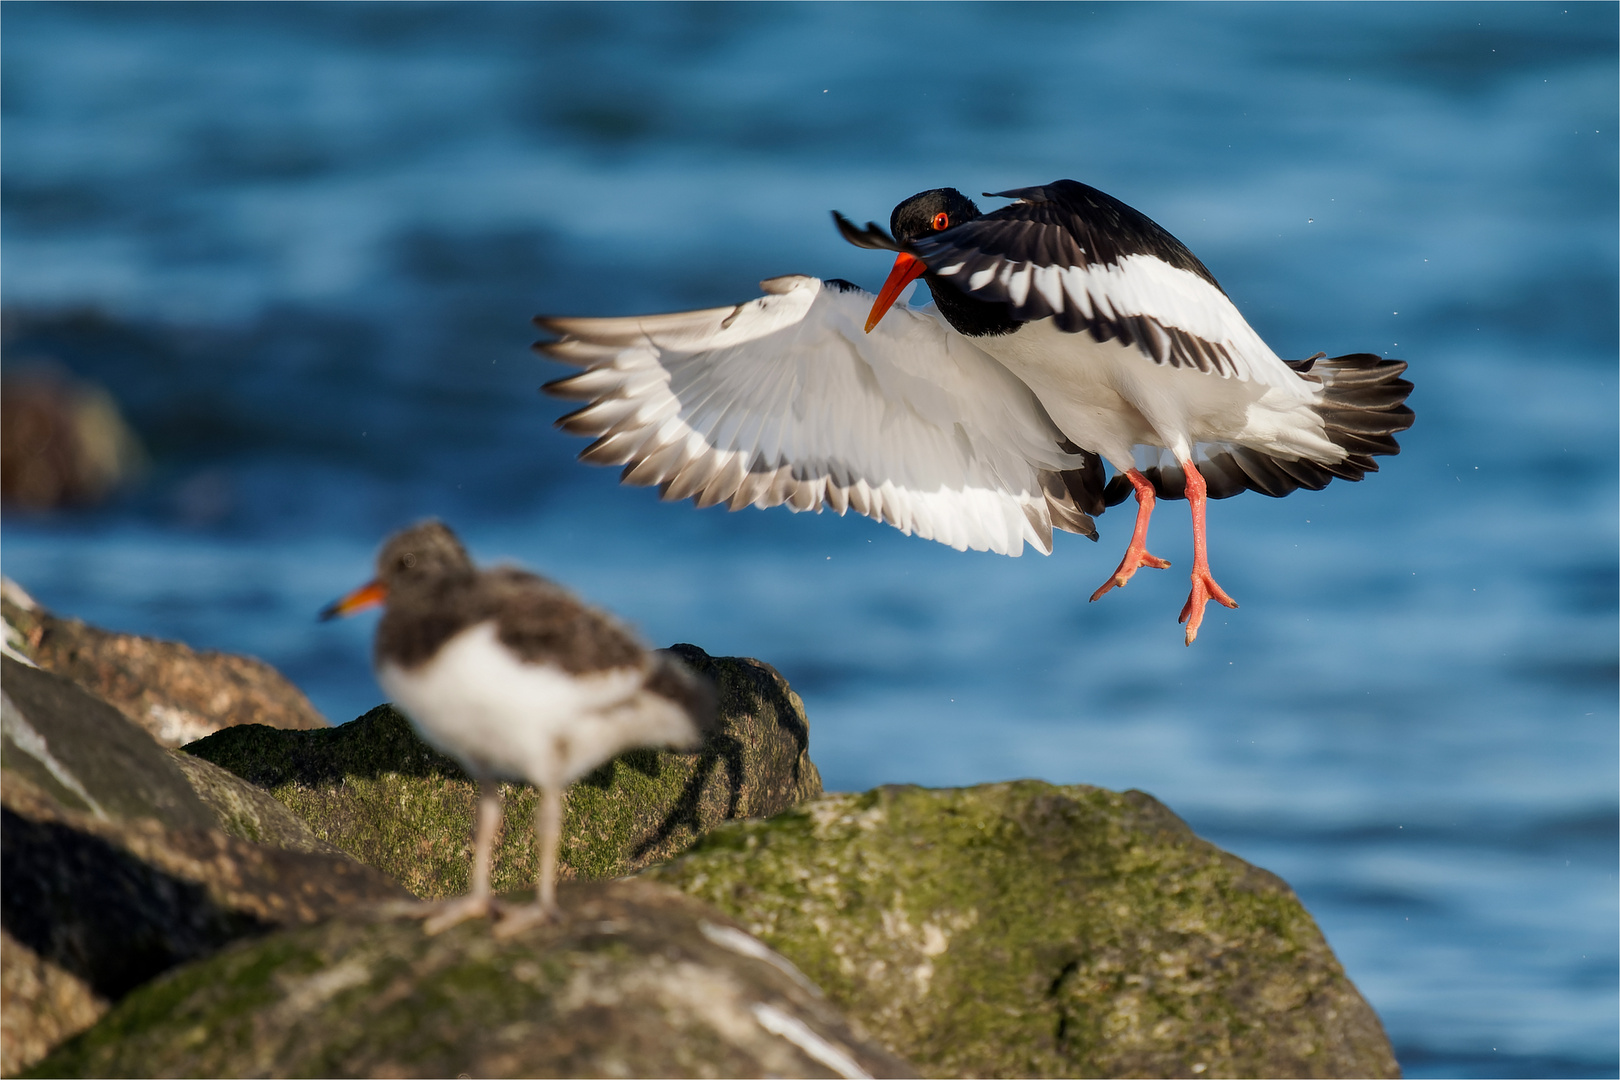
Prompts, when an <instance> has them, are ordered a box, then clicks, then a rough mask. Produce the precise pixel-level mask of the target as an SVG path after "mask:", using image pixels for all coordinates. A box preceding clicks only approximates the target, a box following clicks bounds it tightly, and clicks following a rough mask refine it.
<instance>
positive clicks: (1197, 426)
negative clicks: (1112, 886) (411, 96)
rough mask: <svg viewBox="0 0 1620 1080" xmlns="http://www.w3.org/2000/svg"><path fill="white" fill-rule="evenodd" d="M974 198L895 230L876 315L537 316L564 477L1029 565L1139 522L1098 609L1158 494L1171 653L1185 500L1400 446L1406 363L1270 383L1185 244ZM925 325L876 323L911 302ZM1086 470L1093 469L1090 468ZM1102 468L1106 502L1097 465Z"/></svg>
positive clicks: (829, 300)
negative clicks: (576, 464) (575, 451)
mask: <svg viewBox="0 0 1620 1080" xmlns="http://www.w3.org/2000/svg"><path fill="white" fill-rule="evenodd" d="M991 197H994V198H1010V199H1014V200H1016V201H1015V202H1013V203H1012V204H1011V205H1009V206H1006V207H1003V208H1002V209H1000V210H996V211H994V212H992V213H989V214H982V213H980V211H979V208H978V206H976V205H975V204H974V203H973V201H972V200H970V199H968V198H967V197H965V196H964V195H962V194H961V193H960V192H958V191H956V190H955V189H952V188H938V189H935V190H932V191H925V192H922V193H920V194H917V195H914V196H912V197H911V198H909V199H907V200H906V201H905V202H903V203H901V204H900V205H899V206H897V207H895V209H894V213H893V215H892V216H891V218H890V230H891V232H892V234H893V235H892V236H890V235H888V234H885V233H884V232H883V231H882V230H881V229H880V228H879V227H878V226H877V225H875V224H868V225H867V226H866V228H865V229H860V228H857V227H856V226H855V225H854V224H852V223H851V222H850V221H848V220H847V219H846V218H844V217H843V215H841V214H838V213H836V212H835V213H834V214H833V218H834V220H835V222H836V223H837V225H838V228H839V230H840V231H841V232H842V233H843V235H844V237H845V239H847V240H849V242H851V243H853V244H855V245H857V246H860V247H865V248H878V249H884V250H889V251H894V252H897V257H896V260H895V264H894V269H893V271H892V272H891V273H890V274H889V277H888V280H887V282H886V283H885V284H884V286H883V289H882V291H881V292H880V293H879V294H878V295H877V296H876V297H873V296H872V295H871V294H870V293H867V292H865V291H863V290H861V289H859V288H857V287H856V286H854V285H852V284H850V283H849V282H847V281H842V280H838V279H832V280H828V281H821V280H818V279H816V278H812V277H803V276H787V277H778V278H772V279H770V280H768V281H764V282H761V288H762V289H763V290H764V292H765V294H766V295H764V296H762V297H760V298H758V299H756V300H751V301H748V302H746V303H742V304H737V305H735V306H732V307H723V308H712V309H709V310H705V311H689V312H681V313H677V314H670V315H643V316H628V317H623V318H607V319H576V318H548V317H540V318H537V319H535V323H536V325H537V326H539V327H540V328H541V329H543V330H546V331H549V332H551V333H552V334H554V335H557V340H555V341H549V342H543V343H541V344H539V345H536V346H535V348H536V349H537V350H539V351H540V352H542V353H544V354H545V355H547V356H550V357H553V358H555V359H557V360H561V361H563V362H565V363H569V364H572V365H575V366H578V367H583V368H584V369H585V370H584V371H583V372H582V373H580V374H578V375H573V376H570V377H568V378H564V379H559V380H557V381H556V382H553V383H549V384H548V385H547V386H546V390H547V391H549V392H550V393H552V394H555V395H556V396H558V397H562V398H568V399H573V400H581V401H584V402H586V403H587V404H586V405H585V406H584V407H583V408H581V409H579V410H577V411H575V412H573V413H570V414H569V415H567V416H565V417H563V418H562V419H561V420H559V421H558V425H559V426H560V427H562V428H563V429H564V430H566V431H569V432H573V433H575V434H579V435H589V436H594V437H595V441H594V442H593V443H592V444H591V445H590V446H588V447H587V448H586V449H585V450H584V451H583V452H582V453H581V454H580V457H581V459H582V460H585V461H589V462H593V463H597V464H605V465H622V466H624V473H623V480H624V481H625V482H626V483H630V484H638V485H648V484H657V485H659V487H660V490H661V492H662V494H663V497H664V498H665V499H670V500H678V499H686V498H692V499H695V500H696V502H697V505H698V506H700V507H704V506H712V505H715V504H717V503H725V504H727V505H728V506H729V507H730V508H731V509H733V510H736V509H739V508H741V507H743V506H749V505H752V506H760V507H767V506H776V505H780V504H783V503H785V504H787V506H788V507H789V508H790V509H793V510H820V509H821V508H822V507H823V506H830V507H832V508H833V509H834V510H835V511H837V512H838V513H840V514H842V513H844V512H845V511H846V510H848V509H851V508H853V509H854V510H855V511H856V512H858V513H861V514H866V515H867V516H869V517H872V518H875V519H878V520H882V521H887V522H889V523H890V524H892V525H895V526H897V527H898V528H900V529H901V530H902V531H904V532H906V533H908V534H909V533H916V534H918V535H919V536H923V537H926V538H929V539H933V540H938V541H941V542H942V543H946V544H950V545H951V546H952V547H955V548H958V549H964V548H973V549H975V550H990V551H996V552H1000V553H1002V554H1007V555H1017V554H1019V553H1020V552H1021V551H1022V549H1023V545H1024V544H1025V543H1031V544H1033V545H1035V547H1036V548H1038V549H1039V550H1040V551H1041V552H1043V553H1049V552H1050V551H1051V547H1052V529H1053V528H1054V527H1055V528H1058V529H1062V530H1065V531H1068V532H1075V533H1080V534H1082V535H1084V536H1089V537H1091V538H1092V539H1096V536H1097V532H1096V525H1095V523H1094V521H1093V520H1092V515H1094V514H1100V513H1102V511H1103V509H1104V508H1105V507H1106V506H1112V505H1114V504H1116V503H1119V502H1123V501H1124V500H1125V499H1126V498H1127V497H1128V496H1130V495H1132V494H1134V495H1135V496H1136V499H1137V514H1136V527H1135V529H1134V531H1133V533H1132V537H1131V541H1130V544H1129V545H1128V546H1127V548H1126V551H1125V555H1124V558H1123V559H1122V560H1121V561H1120V564H1119V567H1118V569H1117V570H1115V572H1114V574H1113V575H1112V576H1111V577H1110V578H1109V579H1108V580H1107V581H1106V582H1104V584H1103V585H1102V587H1101V588H1099V589H1098V590H1097V591H1096V592H1095V593H1093V594H1092V597H1091V598H1092V599H1093V600H1096V599H1098V598H1099V597H1101V596H1102V595H1103V594H1104V593H1106V592H1107V591H1108V590H1109V589H1111V588H1114V587H1115V586H1119V585H1124V584H1125V583H1126V582H1127V581H1129V580H1130V579H1131V576H1132V575H1133V574H1135V573H1136V571H1137V570H1138V569H1139V568H1140V567H1143V566H1151V567H1155V568H1161V569H1162V568H1165V567H1168V566H1169V565H1170V564H1169V563H1168V562H1166V561H1165V560H1163V559H1160V558H1157V557H1155V556H1153V555H1151V554H1149V553H1148V550H1147V543H1146V541H1147V528H1148V522H1149V519H1150V518H1151V516H1152V513H1153V505H1154V500H1155V498H1156V497H1158V498H1169V499H1178V498H1186V499H1187V500H1188V502H1189V504H1190V506H1191V510H1192V523H1193V569H1192V591H1191V593H1190V595H1189V596H1188V597H1187V603H1186V605H1185V606H1184V607H1183V608H1182V610H1181V617H1180V621H1182V622H1185V623H1186V624H1187V630H1186V641H1187V644H1189V645H1190V644H1192V642H1193V639H1194V638H1196V637H1197V635H1198V628H1199V626H1200V624H1201V623H1202V622H1203V618H1204V607H1205V605H1206V604H1207V603H1208V602H1209V600H1211V599H1214V600H1216V601H1217V602H1219V603H1221V604H1224V605H1226V606H1227V607H1236V606H1237V604H1236V603H1235V602H1234V601H1233V600H1232V599H1231V597H1229V596H1227V595H1226V593H1225V592H1224V591H1223V590H1222V589H1221V588H1220V586H1219V585H1217V584H1216V582H1215V579H1214V576H1213V575H1212V574H1211V573H1210V569H1209V557H1208V549H1207V544H1206V540H1205V524H1204V519H1205V501H1206V499H1222V498H1226V497H1228V496H1231V495H1236V494H1237V493H1238V492H1240V491H1246V490H1252V491H1259V492H1262V493H1264V494H1266V495H1271V496H1278V497H1280V496H1283V495H1286V494H1288V493H1289V492H1291V491H1294V490H1296V489H1298V488H1302V487H1303V488H1308V489H1310V490H1319V489H1321V488H1322V487H1325V486H1326V485H1327V484H1328V482H1329V481H1331V480H1332V479H1334V478H1335V477H1337V478H1340V479H1344V480H1359V479H1361V478H1362V476H1363V475H1365V474H1366V473H1369V472H1375V471H1377V468H1378V466H1377V464H1376V463H1375V462H1374V461H1373V458H1374V456H1375V455H1386V454H1396V453H1399V452H1400V447H1399V446H1398V445H1397V443H1396V441H1395V438H1394V436H1395V434H1396V433H1397V432H1400V431H1404V430H1405V429H1407V428H1408V427H1410V426H1411V424H1412V411H1411V410H1410V409H1409V408H1407V407H1406V405H1405V404H1404V402H1405V399H1406V396H1407V394H1409V393H1410V392H1411V389H1412V384H1411V383H1410V382H1408V381H1406V380H1405V379H1402V378H1400V374H1401V373H1402V372H1403V371H1405V370H1406V364H1405V363H1404V362H1403V361H1400V360H1386V359H1383V358H1381V357H1378V356H1374V355H1372V354H1370V353H1355V354H1351V355H1347V356H1339V357H1334V358H1332V359H1326V358H1325V355H1326V354H1324V353H1318V354H1317V355H1316V356H1314V357H1311V358H1309V359H1306V360H1299V361H1288V360H1283V359H1281V358H1279V357H1278V356H1277V355H1276V353H1274V352H1272V351H1271V349H1270V348H1269V347H1268V346H1267V345H1266V343H1265V342H1264V341H1262V340H1261V339H1260V336H1259V335H1258V334H1256V333H1255V332H1254V330H1253V329H1252V328H1250V326H1249V324H1248V323H1247V322H1246V321H1244V319H1243V316H1242V315H1240V314H1239V313H1238V310H1237V308H1236V307H1235V306H1234V305H1233V303H1232V301H1231V300H1230V299H1229V298H1228V297H1227V295H1226V293H1225V292H1224V291H1222V289H1221V287H1220V285H1219V283H1218V282H1216V280H1215V277H1214V275H1212V274H1211V273H1210V272H1209V270H1208V269H1207V268H1206V267H1205V266H1204V264H1203V263H1201V262H1199V261H1198V259H1197V258H1196V257H1195V256H1194V255H1193V254H1192V252H1190V251H1188V250H1187V248H1186V246H1185V245H1183V244H1182V243H1181V242H1180V241H1178V240H1177V239H1176V238H1175V237H1173V236H1171V235H1170V234H1169V233H1168V232H1167V231H1165V230H1164V229H1163V228H1161V227H1160V226H1159V225H1157V224H1156V223H1154V222H1153V221H1152V220H1150V219H1149V218H1148V217H1147V216H1146V215H1144V214H1142V213H1140V212H1138V211H1136V210H1133V209H1132V208H1131V207H1129V206H1126V205H1125V204H1124V203H1122V202H1120V201H1119V200H1118V199H1115V198H1112V197H1111V196H1109V195H1106V194H1104V193H1103V192H1101V191H1098V190H1097V189H1095V188H1092V187H1088V186H1086V185H1085V184H1080V183H1077V182H1075V181H1073V180H1058V181H1056V182H1054V183H1051V184H1048V185H1046V186H1044V187H1030V188H1019V189H1017V190H1013V191H1004V192H1000V193H997V194H995V195H993V196H991ZM917 278H921V279H922V280H923V282H924V283H926V284H927V286H928V288H929V290H930V291H931V292H932V293H933V298H934V302H933V304H931V305H929V306H927V307H923V308H911V307H900V308H893V307H892V305H893V304H894V302H895V300H897V299H898V298H899V296H900V294H901V293H902V292H903V291H904V289H905V287H906V286H907V285H908V284H909V283H910V282H911V281H913V280H916V279H917ZM1099 459H1101V460H1099ZM1102 460H1106V461H1107V462H1108V464H1109V465H1110V466H1112V467H1113V469H1114V472H1115V475H1114V477H1113V478H1112V479H1111V480H1109V481H1107V482H1106V483H1105V482H1104V475H1103V469H1102V464H1101V461H1102Z"/></svg>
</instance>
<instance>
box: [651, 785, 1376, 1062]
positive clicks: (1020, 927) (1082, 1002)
mask: <svg viewBox="0 0 1620 1080" xmlns="http://www.w3.org/2000/svg"><path fill="white" fill-rule="evenodd" d="M645 876H646V877H648V878H651V879H653V880H657V881H663V882H667V883H669V884H672V885H675V886H677V887H679V888H681V889H683V890H685V891H687V892H688V893H690V894H692V895H693V896H696V897H699V898H701V899H704V900H707V901H710V902H711V903H713V904H715V905H716V906H717V907H719V908H720V909H721V910H723V911H725V912H727V913H728V914H729V915H731V916H733V917H734V918H736V919H737V920H738V921H739V922H740V923H741V924H742V925H743V926H744V927H745V928H747V929H748V930H749V931H750V932H751V933H754V934H756V935H758V936H759V938H760V939H761V940H763V941H764V942H765V943H766V944H768V945H770V946H771V947H772V948H774V949H777V950H778V951H780V952H781V953H782V954H783V955H785V956H787V957H789V958H790V959H792V960H793V962H794V963H796V964H798V965H799V967H800V968H802V969H803V970H804V972H805V974H806V975H808V976H809V977H810V978H811V979H813V980H814V981H815V982H817V983H818V984H819V985H820V986H822V987H823V988H824V989H825V990H826V991H827V993H828V995H829V996H830V997H831V998H832V1000H833V1001H834V1002H836V1003H837V1004H839V1005H840V1006H842V1007H843V1008H844V1009H845V1010H846V1011H847V1013H848V1014H849V1015H850V1016H851V1017H853V1018H855V1019H856V1020H858V1021H860V1022H861V1023H863V1024H864V1025H865V1026H866V1028H867V1029H868V1030H870V1031H871V1032H872V1033H873V1035H874V1036H875V1037H876V1038H878V1039H879V1040H881V1041H882V1042H883V1043H884V1044H885V1045H887V1046H888V1047H890V1048H891V1049H893V1050H894V1051H896V1052H897V1053H900V1054H902V1055H904V1056H906V1057H908V1058H910V1059H911V1060H912V1061H913V1062H915V1063H916V1064H917V1066H918V1067H919V1068H920V1069H921V1070H922V1072H923V1073H924V1074H925V1075H929V1076H1312V1077H1336V1076H1368V1077H1386V1076H1398V1075H1399V1071H1398V1066H1397V1065H1396V1062H1395V1059H1394V1056H1393V1053H1392V1052H1391V1050H1390V1046H1389V1042H1388V1040H1387V1039H1386V1037H1385V1035H1384V1032H1383V1029H1382V1026H1381V1025H1380V1024H1379V1021H1378V1017H1377V1016H1376V1014H1375V1013H1374V1012H1373V1011H1372V1009H1371V1007H1369V1006H1368V1005H1367V1003H1366V1002H1365V1001H1364V1000H1363V999H1362V997H1361V995H1360V994H1359V993H1358V992H1357V991H1356V989H1355V987H1354V986H1353V985H1352V984H1351V983H1350V980H1349V979H1348V978H1347V977H1346V976H1345V974H1344V971H1343V969H1342V968H1341V967H1340V966H1339V963H1338V961H1337V960H1336V959H1335V958H1334V956H1333V953H1332V951H1331V950H1330V949H1329V948H1328V946H1327V943H1326V942H1325V941H1324V940H1323V938H1322V935H1321V932H1320V931H1319V930H1318V929H1317V927H1316V925H1315V923H1314V922H1313V921H1312V920H1311V917H1310V915H1309V914H1307V913H1306V911H1305V909H1304V908H1303V907H1302V906H1301V905H1300V903H1299V900H1298V899H1297V898H1296V897H1295V896H1294V894H1293V892H1292V891H1291V890H1290V889H1289V888H1288V886H1287V885H1286V884H1284V883H1283V882H1282V881H1281V880H1280V879H1278V878H1277V877H1275V876H1273V875H1272V874H1270V873H1267V872H1266V871H1264V870H1261V869H1258V868H1257V867H1254V866H1250V865H1249V864H1247V863H1245V862H1243V861H1242V860H1241V859H1238V858H1237V857H1235V856H1233V855H1229V854H1227V853H1225V852H1223V851H1221V850H1220V849H1218V848H1216V847H1215V846H1214V845H1212V844H1209V843H1207V842H1206V841H1203V840H1200V839H1199V838H1198V837H1196V836H1195V835H1193V833H1192V832H1191V830H1190V829H1188V828H1187V826H1186V825H1185V824H1184V823H1183V822H1182V821H1181V820H1180V819H1179V818H1177V817H1176V816H1175V815H1174V814H1172V813H1171V812H1170V811H1169V810H1167V809H1166V808H1165V807H1163V806H1162V805H1161V804H1159V803H1158V802H1157V801H1155V800H1154V799H1153V798H1152V797H1151V796H1148V795H1145V794H1143V793H1141V792H1137V791H1130V792H1124V793H1115V792H1111V791H1105V790H1102V789H1099V788H1093V787H1083V786H1077V787H1054V786H1051V785H1048V784H1043V783H1038V782H1034V781H1024V782H1019V783H1008V784H989V785H984V786H982V787H975V788H965V789H960V790H926V789H922V788H914V787H888V788H879V789H877V790H874V791H872V792H868V793H866V794H864V795H829V796H826V797H824V798H822V799H819V800H817V801H815V802H812V803H808V804H806V805H804V806H801V807H798V808H795V809H794V810H791V811H789V812H787V813H785V814H782V815H780V816H778V817H776V818H773V819H771V820H769V821H749V822H739V823H735V824H729V825H726V826H724V827H722V828H720V829H717V830H715V831H714V832H711V833H710V834H708V835H707V836H706V837H704V838H703V839H702V840H701V841H700V842H699V843H698V844H697V846H696V847H695V848H694V849H693V850H692V851H690V852H689V853H688V854H686V855H685V856H683V857H681V858H679V859H677V860H675V861H674V862H671V863H667V864H665V865H663V866H659V867H655V868H653V869H652V870H650V871H648V872H647V874H646V875H645Z"/></svg>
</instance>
